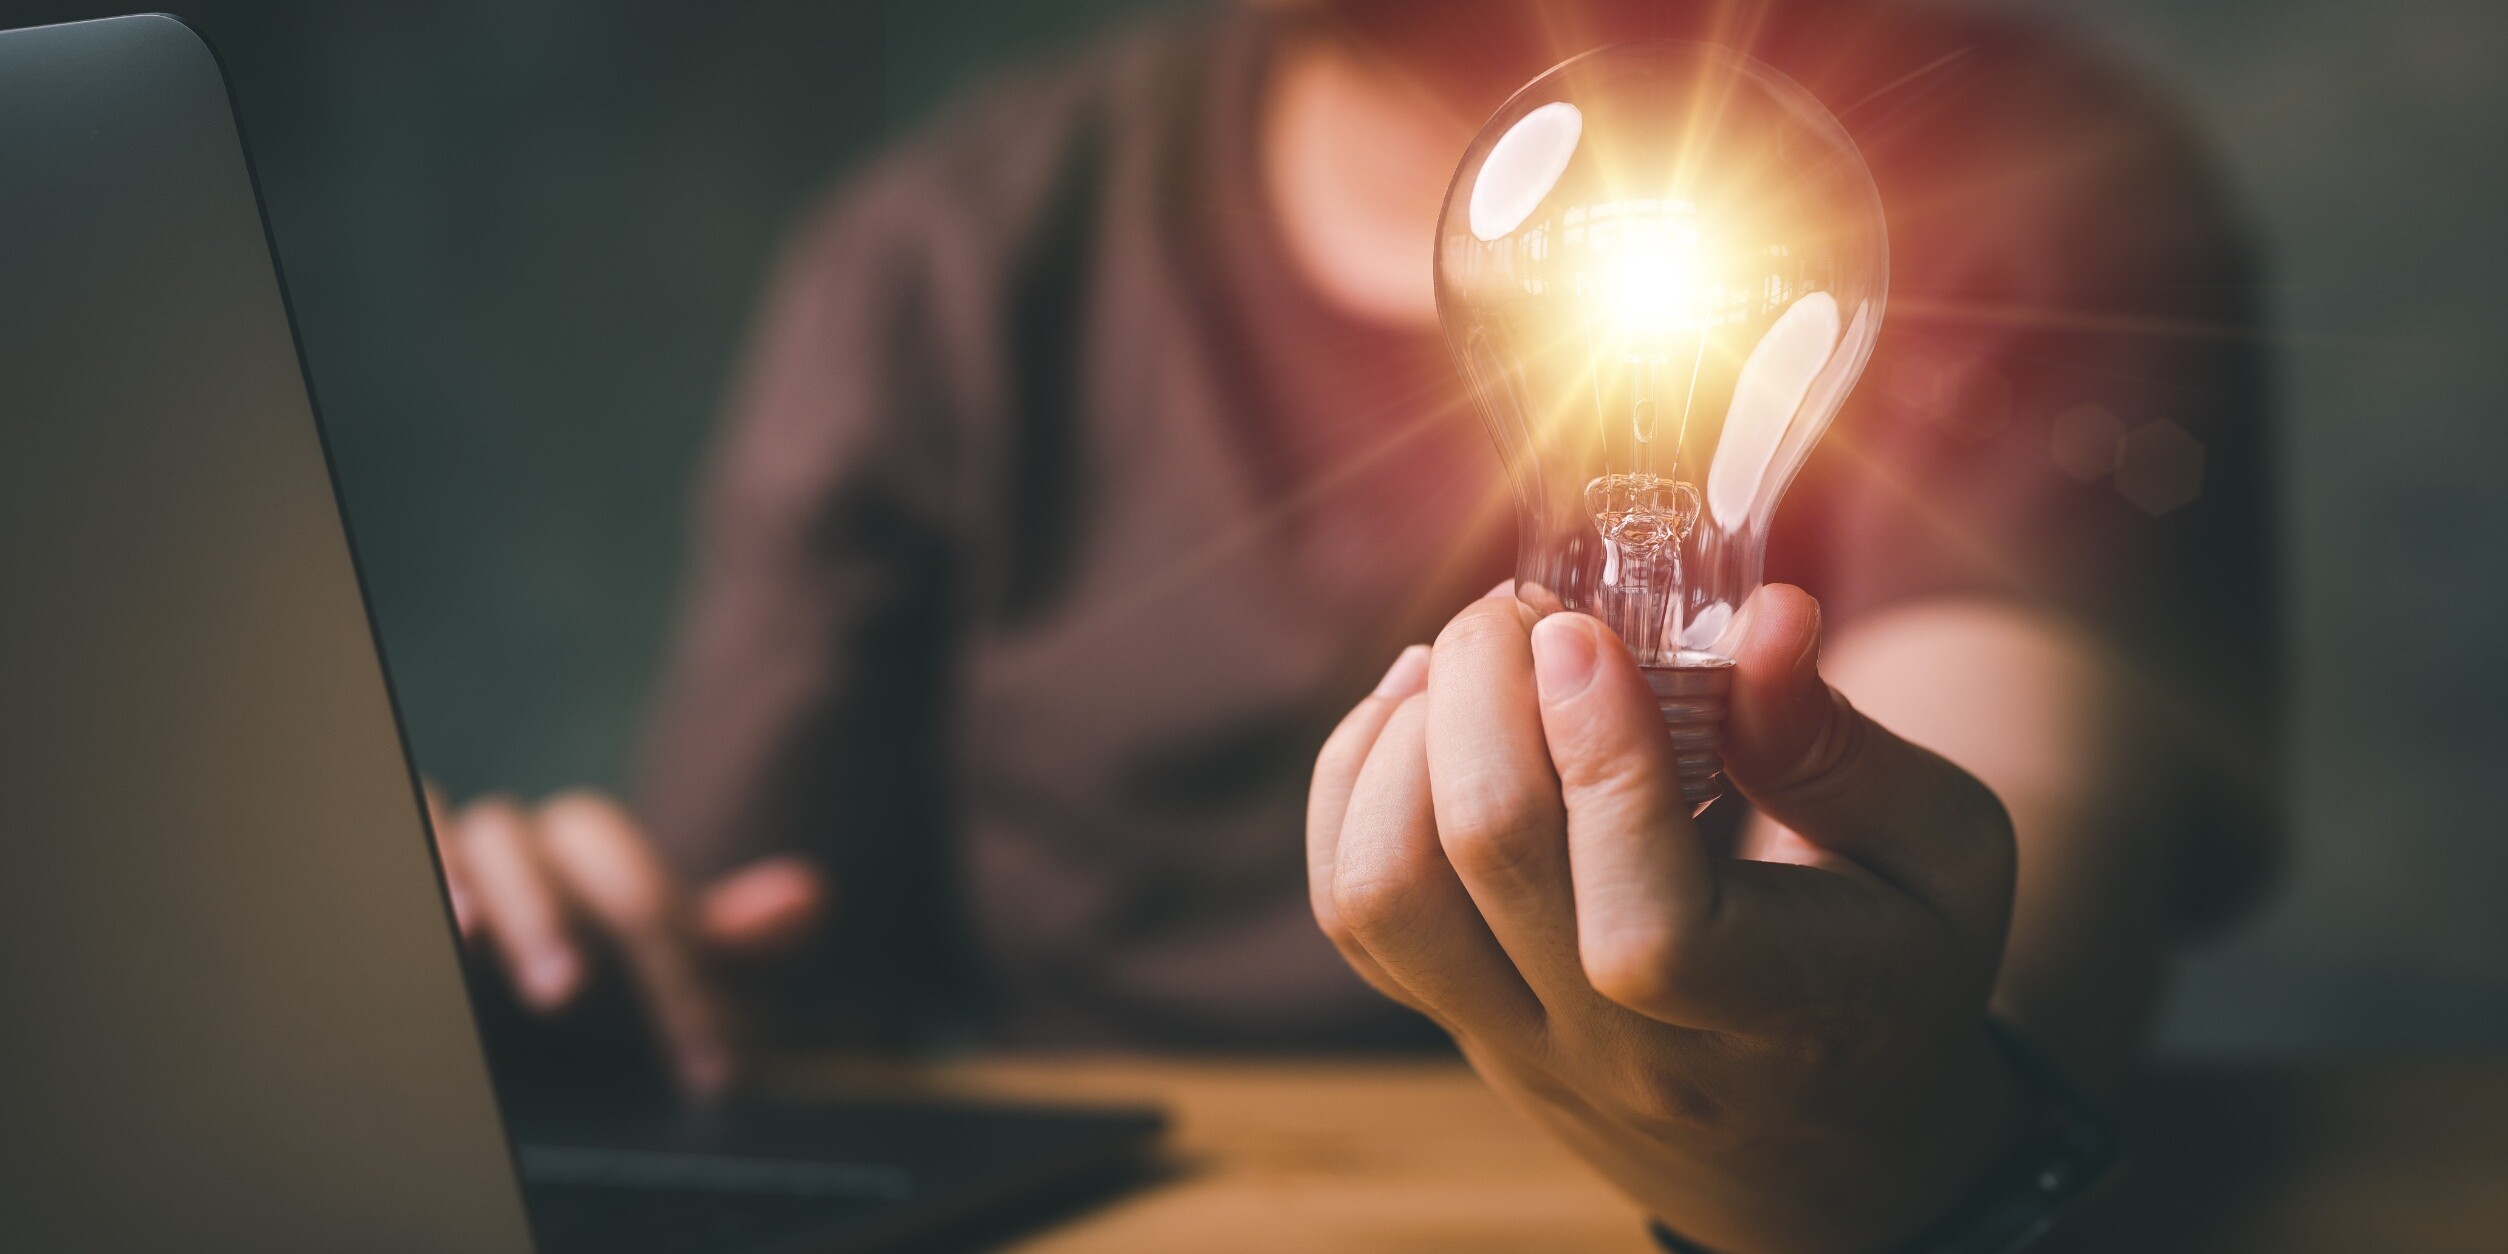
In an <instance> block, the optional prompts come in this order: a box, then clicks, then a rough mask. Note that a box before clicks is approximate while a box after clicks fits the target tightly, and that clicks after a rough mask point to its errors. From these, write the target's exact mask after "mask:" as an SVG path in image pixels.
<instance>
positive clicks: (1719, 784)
mask: <svg viewBox="0 0 2508 1254" xmlns="http://www.w3.org/2000/svg"><path fill="white" fill-rule="evenodd" d="M1645 671H1646V686H1647V687H1649V688H1652V689H1654V693H1655V707H1656V708H1657V709H1659V710H1661V711H1663V727H1664V730H1665V731H1667V732H1669V733H1671V736H1672V754H1673V760H1674V761H1675V762H1676V763H1677V764H1678V765H1679V767H1680V772H1681V799H1682V800H1684V801H1686V802H1688V803H1689V812H1690V814H1691V815H1692V816H1693V817H1695V816H1697V815H1700V814H1704V813H1706V810H1707V807H1708V806H1710V805H1713V804H1715V799H1716V798H1718V797H1721V796H1723V795H1724V755H1723V753H1722V750H1723V748H1724V710H1725V704H1726V702H1727V701H1728V700H1729V699H1730V698H1731V696H1732V693H1733V663H1732V662H1731V661H1729V660H1727V659H1725V658H1720V657H1716V656H1713V655H1711V654H1705V653H1688V652H1684V653H1682V654H1680V655H1679V657H1678V659H1677V660H1675V661H1674V662H1673V663H1672V664H1671V665H1668V666H1649V667H1646V668H1645Z"/></svg>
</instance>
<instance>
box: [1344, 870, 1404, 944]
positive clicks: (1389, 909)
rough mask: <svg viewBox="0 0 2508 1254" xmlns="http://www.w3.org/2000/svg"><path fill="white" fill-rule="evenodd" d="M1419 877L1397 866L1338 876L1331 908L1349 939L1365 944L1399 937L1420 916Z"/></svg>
mask: <svg viewBox="0 0 2508 1254" xmlns="http://www.w3.org/2000/svg"><path fill="white" fill-rule="evenodd" d="M1419 891H1420V883H1419V877H1418V876H1417V875H1416V874H1414V873H1412V872H1410V871H1408V870H1406V869H1404V868H1401V867H1398V866H1393V867H1370V868H1362V869H1354V870H1352V871H1350V872H1349V873H1346V874H1343V875H1340V876H1337V877H1335V878H1334V880H1333V885H1332V908H1333V912H1334V913H1335V914H1336V915H1338V916H1339V920H1338V921H1339V925H1340V927H1341V929H1342V930H1343V932H1344V933H1346V934H1347V935H1348V936H1349V938H1350V939H1352V940H1354V941H1357V942H1358V943H1359V944H1360V945H1362V946H1369V947H1372V944H1371V942H1373V943H1377V944H1381V943H1383V942H1387V941H1392V940H1397V939H1399V938H1400V937H1401V936H1403V935H1404V934H1405V933H1407V932H1408V931H1409V930H1410V928H1411V925H1412V922H1413V921H1414V920H1415V919H1416V918H1417V917H1418V914H1419V907H1418V897H1419Z"/></svg>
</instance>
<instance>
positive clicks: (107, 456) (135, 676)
mask: <svg viewBox="0 0 2508 1254" xmlns="http://www.w3.org/2000/svg"><path fill="white" fill-rule="evenodd" d="M425 822H426V820H425V817H424V811H423V807H422V806H421V804H420V802H419V798H418V793H417V789H416V785H415V781H414V777H413V774H412V772H411V768H410V762H409V759H408V756H407V753H406V750H405V748H404V745H403V743H402V739H401V735H400V730H399V724H398V720H397V717H396V715H395V712H394V707H393V703H392V695H391V691H390V687H389V685H388V683H387V681H386V677H385V674H384V669H383V666H382V663H381V660H380V657H379V654H378V652H377V649H376V644H375V639H374V635H373V632H372V629H371V626H370V624H369V621H368V617H367V610H366V602H365V598H364V594H363V591H362V589H361V585H360V583H359V577H358V572H357V568H356V564H355V560H354V556H353V554H352V552H351V549H350V547H349V540H348V536H347V534H346V531H345V529H344V528H343V525H342V523H341V519H340V514H339V510H338V504H337V501H336V499H335V492H334V486H333V482H332V476H331V470H330V467H329V465H328V462H327V459H326V456H325V452H324V448H323V442H322V435H321V430H320V428H319V426H318V425H317V423H316V420H315V415H314V410H313V406H312V402H311V400H310V397H309V394H308V391H307V388H306V384H305V377H304V374H303V370H302V367H301V364H300V362H299V359H298V353H297V345H296V340H295V337H294V332H293V329H292V327H291V325H290V322H289V314H288V309H287V305H286V298H285V295H284V294H283V292H282V290H281V288H280V284H279V278H278V274H277V270H276V268H275V266H274V264H273V261H272V254H271V249H270V243H269V238H268V234H267V232H266V229H265V226H264V222H263V218H262V213H261V208H260V203H259V200H258V197H257V195H256V193H255V190H254V184H253V178H252V173H251V171H250V169H249V167H248V165H247V164H246V160H245V154H244V149H243V145H242V139H241V136H240V134H239V132H238V130H237V126H236V121H235V114H234V110H233V108H232V106H231V105H230V103H229V101H228V96H227V90H226V85H225V82H224V79H223V77H222V75H221V73H220V70H219V67H218V63H217V61H216V59H215V58H214V57H213V55H212V54H211V52H210V50H209V49H208V47H207V46H206V45H205V44H204V43H203V42H202V41H201V40H200V38H199V37H198V36H197V35H195V34H194V33H193V32H192V31H191V30H190V29H189V28H188V27H186V26H184V25H183V24H182V23H181V22H179V21H177V20H175V19H172V18H168V17H162V16H144V17H129V18H115V19H110V20H105V21H97V22H84V23H77V24H72V25H65V26H53V27H44V28H38V29H32V30H22V31H15V32H8V33H0V1247H5V1248H8V1249H16V1250H42V1251H47V1252H48V1254H49V1252H63V1251H88V1250H94V1251H113V1252H115V1254H141V1252H146V1251H159V1250H166V1251H172V1250H180V1251H185V1252H186V1254H198V1252H201V1251H212V1252H215V1251H230V1250H231V1251H249V1252H251V1254H284V1252H287V1251H309V1252H310V1251H320V1252H322V1254H338V1252H340V1251H409V1252H412V1254H418V1252H422V1251H448V1252H449V1251H461V1252H463V1254H508V1252H520V1251H530V1250H538V1251H542V1252H544V1254H564V1252H567V1251H577V1250H582V1251H590V1250H604V1251H618V1252H620V1254H639V1252H653V1254H659V1252H661V1251H677V1250H688V1251H698V1250H706V1251H722V1252H724V1254H749V1252H752V1251H770V1250H772V1251H795V1252H799V1251H832V1250H857V1249H884V1248H893V1247H901V1246H912V1247H914V1248H928V1243H930V1242H932V1241H935V1240H938V1239H940V1238H939V1237H938V1236H936V1234H938V1233H942V1232H945V1231H949V1232H961V1231H963V1230H965V1229H966V1227H967V1226H968V1225H970V1224H974V1225H978V1226H985V1225H993V1224H998V1223H1001V1222H1003V1220H1002V1219H1001V1216H1003V1215H1004V1214H1005V1213H1009V1212H1011V1211H1015V1210H1017V1209H1018V1208H1021V1207H1032V1206H1040V1205H1061V1206H1068V1205H1070V1204H1072V1203H1071V1199H1072V1198H1074V1197H1075V1196H1079V1192H1078V1191H1082V1190H1088V1189H1094V1188H1100V1187H1104V1186H1103V1183H1102V1182H1105V1181H1108V1180H1112V1179H1118V1178H1121V1177H1122V1176H1123V1174H1124V1173H1125V1172H1127V1171H1128V1170H1130V1169H1131V1168H1133V1167H1135V1166H1137V1165H1139V1164H1141V1163H1143V1162H1144V1161H1146V1159H1147V1157H1148V1155H1149V1153H1150V1151H1151V1149H1152V1147H1153V1145H1154V1143H1155V1140H1156V1136H1157V1133H1158V1128H1159V1122H1160V1121H1159V1118H1158V1116H1157V1115H1156V1114H1155V1113H1153V1112H1149V1111H1144V1110H1064V1109H1023V1108H993V1107H981V1106H954V1107H953V1106H943V1105H932V1104H921V1103H887V1104H882V1103H872V1102H863V1103H851V1104H843V1103H838V1104H827V1105H807V1104H738V1103H735V1104H731V1105H727V1106H723V1107H721V1108H718V1109H714V1110H711V1111H706V1112H687V1111H679V1110H668V1111H662V1110H651V1109H641V1108H632V1107H619V1108H616V1109H609V1110H595V1111H585V1110H576V1111H573V1112H571V1113H563V1114H561V1115H556V1116H549V1117H547V1118H545V1119H542V1118H534V1119H533V1120H530V1121H518V1119H517V1118H516V1116H517V1114H518V1112H516V1111H513V1110H509V1109H506V1108H504V1107H501V1106H500V1104H499V1102H498V1100H497V1095H496V1092H497V1091H496V1088H495V1085H494V1082H493V1080H492V1077H491V1071H490V1067H489V1064H488V1060H487V1057H486V1055H485V1053H484V1051H483V1048H482V1045H481V1041H480V1036H479V1028H478V1023H477V1020H476V1019H475V1017H474V1011H473V1003H472V1000H471V997H470V994H469V991H468V989H467V987H466V985H465V980H464V974H463V965H462V958H461V954H460V952H459V948H458V944H457V942H456V939H455V936H454V933H453V930H452V922H451V916H450V913H449V910H448V908H447V903H446V899H445V896H444V892H443V885H442V880H441V878H440V872H439V869H438V867H437V866H436V864H435V861H434V852H433V845H432V843H431V842H430V840H429V836H428V833H427V830H426V826H425ZM952 1239H957V1238H952Z"/></svg>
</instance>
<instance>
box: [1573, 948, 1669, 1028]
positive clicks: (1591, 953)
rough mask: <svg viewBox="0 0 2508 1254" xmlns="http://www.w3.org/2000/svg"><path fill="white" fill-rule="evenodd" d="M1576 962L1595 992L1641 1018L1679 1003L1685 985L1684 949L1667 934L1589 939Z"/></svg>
mask: <svg viewBox="0 0 2508 1254" xmlns="http://www.w3.org/2000/svg"><path fill="white" fill-rule="evenodd" d="M1579 950H1580V952H1579V954H1578V959H1579V961H1580V962H1581V963H1582V965H1583V966H1584V968H1585V979H1586V982H1588V983H1590V984H1592V985H1593V987H1594V991H1595V992H1597V993H1600V994H1602V995H1603V996H1605V997H1607V998H1610V999H1611V1000H1612V1001H1615V1002H1618V1003H1619V1004H1621V1005H1623V1006H1626V1007H1628V1008H1629V1009H1631V1010H1635V1011H1639V1012H1641V1013H1649V1012H1654V1011H1659V1010H1663V1009H1665V1008H1667V1007H1670V1006H1673V1005H1676V1004H1678V1003H1679V1001H1680V999H1681V996H1682V994H1683V992H1684V991H1685V985H1686V979H1685V977H1686V972H1685V971H1684V969H1683V964H1682V961H1681V957H1682V946H1681V945H1680V944H1679V943H1677V942H1676V941H1675V940H1674V938H1673V937H1672V935H1671V933H1670V931H1669V930H1668V929H1664V928H1655V927H1649V928H1622V929H1617V930H1614V931H1610V932H1595V933H1589V934H1587V936H1586V937H1585V939H1584V941H1583V943H1582V944H1581V945H1580V946H1579Z"/></svg>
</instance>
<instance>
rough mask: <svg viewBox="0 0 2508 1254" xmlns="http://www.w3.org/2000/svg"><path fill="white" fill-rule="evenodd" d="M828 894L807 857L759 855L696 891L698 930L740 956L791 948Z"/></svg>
mask: <svg viewBox="0 0 2508 1254" xmlns="http://www.w3.org/2000/svg"><path fill="white" fill-rule="evenodd" d="M828 896H829V893H828V889H827V880H826V877H825V876H823V875H821V874H820V873H819V869H818V868H817V867H816V866H813V865H812V864H811V863H809V862H808V861H806V860H804V859H801V858H797V857H791V856H780V857H772V858H762V859H760V860H758V861H756V862H752V863H750V864H749V865H747V866H744V867H742V868H740V869H739V870H736V871H733V872H731V873H730V874H728V875H725V876H724V877H722V878H721V879H718V880H716V881H714V882H713V883H712V884H709V885H707V886H706V888H705V890H704V891H703V892H702V893H700V894H698V897H697V911H696V915H697V918H696V927H697V934H698V935H699V936H700V937H702V938H703V939H704V940H705V942H706V944H707V946H708V947H710V948H712V949H715V950H717V951H720V952H723V953H727V954H732V955H735V956H739V957H752V958H767V957H773V956H776V955H778V954H784V953H789V952H791V951H792V950H794V949H796V948H798V947H799V946H800V945H801V943H802V942H803V941H805V940H807V939H809V936H810V933H811V931H812V930H813V929H814V928H815V927H816V926H817V924H818V921H819V917H820V916H821V915H823V914H825V913H826V911H827V900H828Z"/></svg>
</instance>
